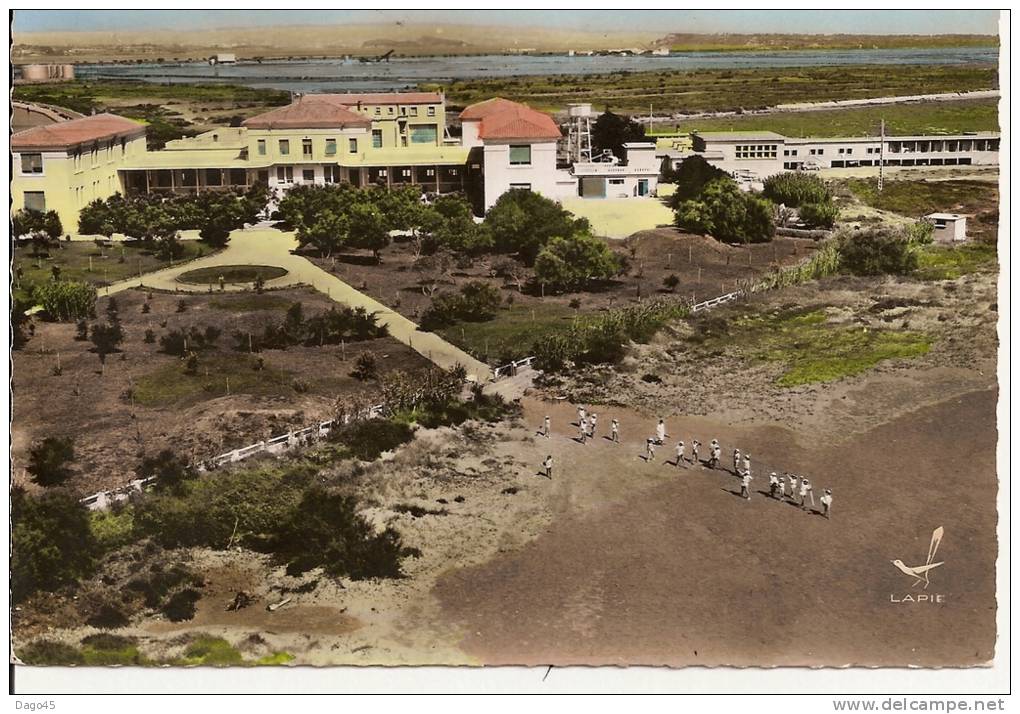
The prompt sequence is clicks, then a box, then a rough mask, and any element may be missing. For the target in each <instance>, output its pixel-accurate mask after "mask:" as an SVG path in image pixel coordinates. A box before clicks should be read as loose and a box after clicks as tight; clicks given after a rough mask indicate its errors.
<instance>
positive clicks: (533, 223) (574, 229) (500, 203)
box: [485, 191, 589, 265]
mask: <svg viewBox="0 0 1020 714" xmlns="http://www.w3.org/2000/svg"><path fill="white" fill-rule="evenodd" d="M485 225H486V226H487V227H488V229H489V230H490V231H491V234H492V240H493V247H494V249H495V250H496V251H498V252H500V253H517V254H518V255H519V256H520V258H521V260H523V261H524V263H525V264H526V265H533V264H534V262H535V259H536V258H537V257H538V254H539V252H540V251H541V250H542V248H543V247H544V246H545V245H546V244H547V243H548V242H549V241H550V240H551V239H552V238H554V237H560V238H562V237H565V236H571V235H573V234H574V233H583V232H587V231H588V229H589V224H588V221H587V220H585V219H576V218H574V216H573V214H571V213H570V212H569V211H567V210H564V209H563V208H562V207H561V206H560V205H559V204H558V203H556V202H555V201H552V200H550V199H548V198H545V197H544V196H542V195H541V194H539V193H535V192H532V191H507V192H506V193H504V194H503V195H502V196H500V197H499V199H498V200H497V201H496V203H495V204H494V205H493V206H492V208H490V209H489V211H488V213H486V214H485Z"/></svg>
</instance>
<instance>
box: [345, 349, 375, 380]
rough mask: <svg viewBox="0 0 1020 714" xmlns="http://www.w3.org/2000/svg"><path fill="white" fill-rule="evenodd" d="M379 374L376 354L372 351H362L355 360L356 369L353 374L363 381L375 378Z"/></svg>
mask: <svg viewBox="0 0 1020 714" xmlns="http://www.w3.org/2000/svg"><path fill="white" fill-rule="evenodd" d="M378 375H379V367H378V366H377V364H376V359H375V355H374V354H372V353H371V352H362V353H361V354H360V355H358V358H357V359H356V360H354V369H353V370H352V371H351V376H352V377H354V378H355V379H360V380H361V381H363V382H364V381H367V380H369V379H375V378H376V377H377V376H378Z"/></svg>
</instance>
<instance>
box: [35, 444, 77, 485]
mask: <svg viewBox="0 0 1020 714" xmlns="http://www.w3.org/2000/svg"><path fill="white" fill-rule="evenodd" d="M72 461H74V441H73V440H72V439H71V438H70V437H66V438H65V437H59V436H47V437H46V438H45V439H43V440H42V441H40V442H39V443H37V444H36V445H35V446H33V447H32V449H31V451H29V455H28V472H29V473H30V474H32V480H33V481H35V482H36V483H37V484H39V485H40V486H57V485H59V484H62V483H63V482H64V481H66V480H67V479H69V478H70V477H71V469H70V468H69V465H70V463H71V462H72Z"/></svg>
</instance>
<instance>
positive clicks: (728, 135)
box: [691, 131, 786, 141]
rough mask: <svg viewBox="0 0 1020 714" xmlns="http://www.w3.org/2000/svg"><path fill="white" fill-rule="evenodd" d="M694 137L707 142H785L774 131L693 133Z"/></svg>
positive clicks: (784, 138)
mask: <svg viewBox="0 0 1020 714" xmlns="http://www.w3.org/2000/svg"><path fill="white" fill-rule="evenodd" d="M691 134H692V135H694V136H697V137H700V138H702V139H705V140H707V141H785V140H786V137H785V136H783V135H782V134H777V133H776V132H774V131H693V132H691Z"/></svg>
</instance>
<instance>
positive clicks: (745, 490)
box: [740, 471, 754, 501]
mask: <svg viewBox="0 0 1020 714" xmlns="http://www.w3.org/2000/svg"><path fill="white" fill-rule="evenodd" d="M753 480H754V477H753V476H752V475H751V472H750V471H745V472H744V475H743V476H742V477H741V479H740V495H741V496H743V497H744V498H746V499H747V500H748V501H750V500H751V481H753Z"/></svg>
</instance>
